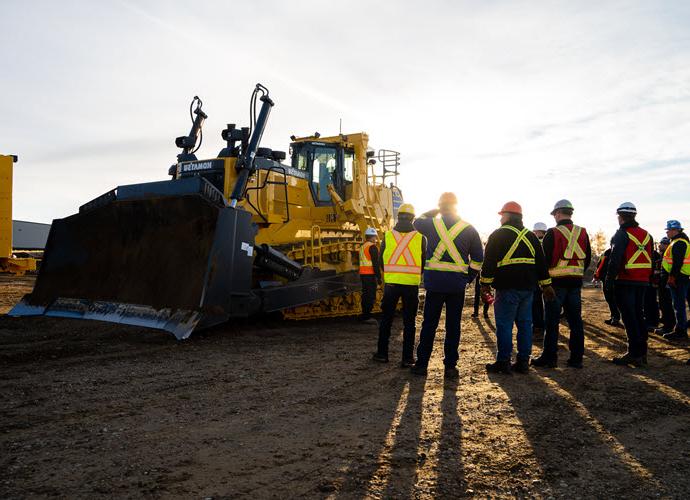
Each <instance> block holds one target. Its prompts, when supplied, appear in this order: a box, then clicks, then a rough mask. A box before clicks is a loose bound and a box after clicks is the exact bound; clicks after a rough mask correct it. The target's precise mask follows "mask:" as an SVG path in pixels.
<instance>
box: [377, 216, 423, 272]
mask: <svg viewBox="0 0 690 500" xmlns="http://www.w3.org/2000/svg"><path fill="white" fill-rule="evenodd" d="M385 241H386V248H385V250H384V252H383V279H384V281H385V282H386V283H397V284H400V285H419V283H420V282H421V280H422V235H421V234H420V233H419V232H417V231H411V232H409V233H399V232H398V231H396V230H395V229H393V230H392V231H386V235H385Z"/></svg>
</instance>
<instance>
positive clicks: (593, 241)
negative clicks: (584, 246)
mask: <svg viewBox="0 0 690 500" xmlns="http://www.w3.org/2000/svg"><path fill="white" fill-rule="evenodd" d="M589 242H590V245H592V255H593V256H594V255H596V256H597V257H599V256H600V255H601V254H603V253H604V252H605V251H606V247H607V245H608V239H607V238H606V234H605V233H604V231H602V230H601V229H599V231H597V232H596V233H594V234H593V235H592V236H591V237H590V239H589Z"/></svg>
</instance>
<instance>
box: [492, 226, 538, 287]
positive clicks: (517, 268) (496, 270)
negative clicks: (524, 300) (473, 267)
mask: <svg viewBox="0 0 690 500" xmlns="http://www.w3.org/2000/svg"><path fill="white" fill-rule="evenodd" d="M507 225H511V226H513V227H514V228H515V229H518V230H522V229H523V228H524V226H523V224H522V222H519V223H518V222H517V221H513V222H509V223H508V224H507ZM515 238H517V235H516V234H515V233H514V232H513V231H511V230H510V229H507V228H506V227H505V226H502V227H500V228H498V229H496V230H495V231H494V232H493V233H491V236H489V241H488V242H487V244H486V248H485V249H484V264H483V266H482V275H481V276H482V277H481V282H482V284H485V285H487V284H488V285H491V286H493V287H494V288H496V289H497V290H501V289H516V290H534V289H536V288H537V286H538V284H539V285H547V284H550V283H551V278H550V277H549V270H548V268H547V266H546V261H545V260H544V252H543V250H542V248H541V245H540V244H539V239H538V238H537V237H536V236H535V235H534V233H532V232H531V231H528V232H527V240H528V241H529V242H530V243H531V244H532V246H533V247H534V252H535V254H534V260H535V263H534V264H511V265H508V266H503V267H498V262H499V261H500V260H502V259H503V258H504V257H505V255H506V253H507V252H508V250H509V249H510V247H511V246H512V244H513V242H514V241H515ZM512 257H514V258H520V257H526V258H530V257H532V253H531V252H530V250H529V248H527V245H525V244H524V243H520V244H519V245H518V247H517V249H516V250H515V253H514V254H513V256H512Z"/></svg>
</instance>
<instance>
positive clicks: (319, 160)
mask: <svg viewBox="0 0 690 500" xmlns="http://www.w3.org/2000/svg"><path fill="white" fill-rule="evenodd" d="M337 164H338V162H337V156H336V150H335V148H326V147H315V148H314V154H313V159H312V163H311V182H312V184H313V186H314V193H315V195H316V199H317V200H318V201H330V200H331V195H330V194H329V193H328V185H329V184H334V185H335V184H336V182H335V176H336V173H335V172H336V166H337Z"/></svg>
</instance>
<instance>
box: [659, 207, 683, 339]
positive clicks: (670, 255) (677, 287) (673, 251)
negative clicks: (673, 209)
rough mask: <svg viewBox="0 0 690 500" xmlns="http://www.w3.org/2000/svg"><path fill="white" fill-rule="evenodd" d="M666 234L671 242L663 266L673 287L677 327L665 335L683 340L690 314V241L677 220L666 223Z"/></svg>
mask: <svg viewBox="0 0 690 500" xmlns="http://www.w3.org/2000/svg"><path fill="white" fill-rule="evenodd" d="M666 235H667V236H668V237H669V239H670V240H671V244H670V245H669V246H668V248H666V251H664V256H663V258H662V261H661V267H662V268H663V270H664V273H665V274H666V275H667V276H668V279H667V283H668V286H669V288H670V289H671V297H672V298H673V308H674V309H675V310H676V327H675V329H674V330H673V332H671V333H667V334H666V335H664V338H665V339H666V340H683V339H687V338H688V316H687V312H686V310H685V301H686V299H687V295H688V286H689V284H688V282H689V281H690V241H688V236H687V235H686V234H685V233H684V232H683V226H682V225H681V223H680V222H679V221H677V220H670V221H668V222H667V223H666Z"/></svg>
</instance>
